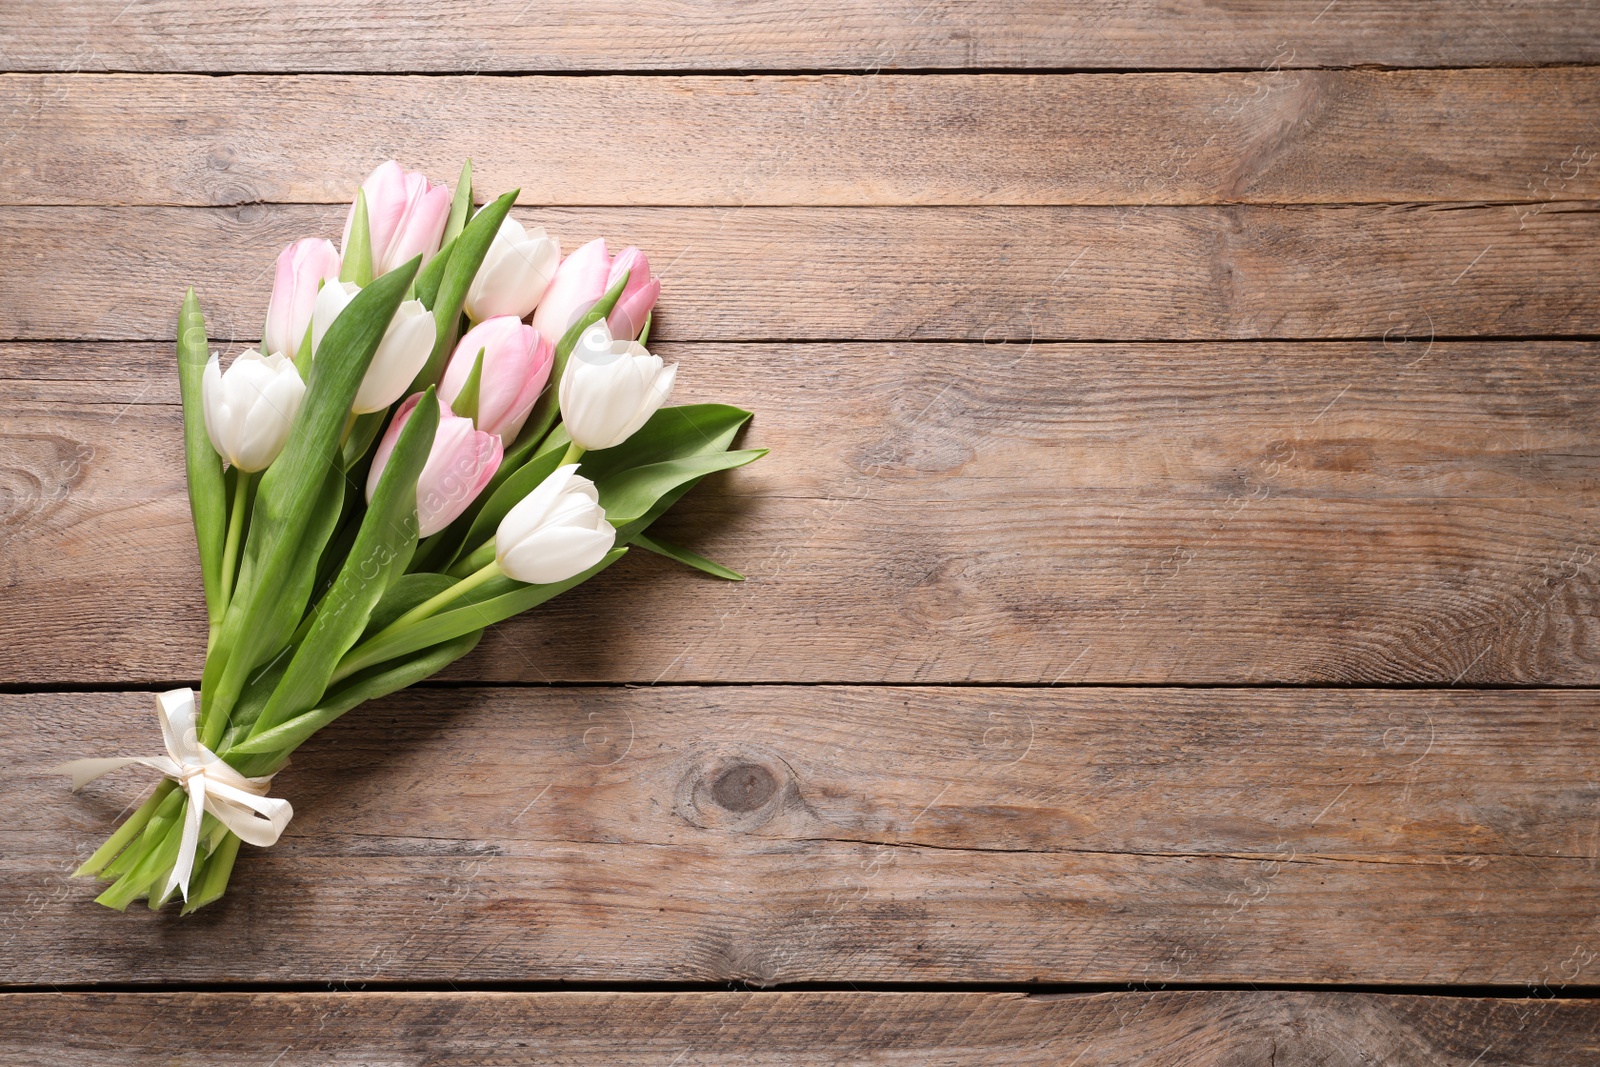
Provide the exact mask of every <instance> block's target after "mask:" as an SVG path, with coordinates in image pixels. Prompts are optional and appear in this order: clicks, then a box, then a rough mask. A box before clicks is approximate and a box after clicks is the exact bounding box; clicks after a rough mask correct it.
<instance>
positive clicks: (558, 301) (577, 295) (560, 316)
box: [533, 237, 611, 341]
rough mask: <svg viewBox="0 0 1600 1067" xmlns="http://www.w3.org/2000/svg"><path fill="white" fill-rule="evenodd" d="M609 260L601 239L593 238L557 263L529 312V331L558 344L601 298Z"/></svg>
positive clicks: (603, 293) (604, 287)
mask: <svg viewBox="0 0 1600 1067" xmlns="http://www.w3.org/2000/svg"><path fill="white" fill-rule="evenodd" d="M610 272H611V257H610V255H608V254H607V253H606V242H605V238H603V237H600V238H596V239H595V240H593V241H590V242H589V243H588V244H586V245H584V246H583V247H582V248H580V249H578V250H577V251H576V252H574V253H572V255H570V256H568V257H567V258H566V259H564V260H562V261H561V266H560V267H558V268H556V276H555V277H554V278H553V279H551V281H550V288H549V289H546V290H545V294H544V297H543V298H542V299H541V300H540V301H539V307H538V310H536V311H535V312H534V313H533V328H534V329H535V330H538V331H539V333H540V335H541V336H544V337H549V338H552V339H554V340H555V341H559V340H560V339H561V338H562V337H564V336H565V335H566V332H567V330H568V328H570V327H571V326H572V324H573V323H575V322H577V321H578V320H579V319H580V318H582V317H583V313H584V312H585V311H588V310H589V309H590V308H591V307H593V306H594V302H595V301H596V300H599V299H600V298H601V297H602V296H604V295H605V291H606V278H607V276H609V274H610Z"/></svg>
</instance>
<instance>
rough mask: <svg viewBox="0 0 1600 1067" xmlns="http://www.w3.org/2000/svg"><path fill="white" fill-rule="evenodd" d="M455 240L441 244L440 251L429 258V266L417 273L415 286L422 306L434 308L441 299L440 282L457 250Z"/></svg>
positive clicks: (429, 308)
mask: <svg viewBox="0 0 1600 1067" xmlns="http://www.w3.org/2000/svg"><path fill="white" fill-rule="evenodd" d="M455 246H456V243H455V241H454V240H449V241H446V242H445V243H444V244H442V245H440V246H439V251H437V252H435V253H434V254H433V258H432V259H430V260H428V264H427V266H425V267H423V268H422V270H421V272H419V273H418V274H417V284H416V285H415V286H414V287H413V289H414V291H415V292H416V294H417V299H418V300H420V301H422V306H423V307H425V308H427V309H428V310H429V311H432V310H433V305H434V303H435V302H436V301H437V300H438V299H439V283H440V282H441V281H442V280H443V279H444V272H445V268H446V267H448V266H449V265H450V253H451V252H452V251H454V250H455Z"/></svg>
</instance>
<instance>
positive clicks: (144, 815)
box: [72, 778, 178, 878]
mask: <svg viewBox="0 0 1600 1067" xmlns="http://www.w3.org/2000/svg"><path fill="white" fill-rule="evenodd" d="M177 784H178V783H177V782H174V781H173V780H172V779H171V778H165V779H162V781H161V784H160V785H158V786H156V791H155V792H154V793H151V794H150V798H149V799H148V800H146V801H145V802H144V803H143V804H140V805H139V808H138V810H137V811H135V812H134V813H133V814H132V815H130V816H128V818H127V820H126V821H125V822H123V824H122V825H121V826H119V827H117V831H116V833H114V834H112V835H111V836H110V837H108V838H107V839H106V843H105V844H103V845H101V846H100V847H99V848H98V849H96V850H95V854H94V855H92V856H90V857H89V858H88V859H86V860H84V861H83V866H81V867H79V868H78V869H77V870H75V871H73V872H72V877H74V878H88V877H91V876H93V875H96V874H99V873H100V872H101V871H103V870H105V867H106V864H108V863H110V862H111V861H112V860H114V859H116V858H117V856H119V855H120V854H121V853H122V850H123V849H125V848H127V847H128V845H129V844H130V843H131V842H132V841H133V839H134V838H135V837H138V836H139V834H140V832H142V831H143V830H144V828H145V824H146V823H148V822H149V821H150V816H152V815H154V814H155V811H156V808H158V807H160V806H161V802H162V801H163V800H165V799H167V794H168V793H170V792H172V790H173V788H174V787H175V786H177Z"/></svg>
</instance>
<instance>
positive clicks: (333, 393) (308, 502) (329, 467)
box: [201, 257, 420, 746]
mask: <svg viewBox="0 0 1600 1067" xmlns="http://www.w3.org/2000/svg"><path fill="white" fill-rule="evenodd" d="M419 262H420V257H418V258H414V259H412V260H411V261H410V262H409V263H406V264H405V265H404V266H402V267H400V268H398V269H396V270H392V271H390V272H389V273H388V274H385V275H384V276H383V277H381V278H379V279H377V280H376V281H374V282H373V283H372V284H371V285H369V286H367V287H366V288H365V289H363V290H361V291H360V292H359V293H357V294H356V295H355V298H354V299H353V300H351V301H350V303H349V305H348V306H346V308H345V309H344V311H343V312H341V313H340V315H339V317H338V318H337V319H335V320H334V321H333V324H332V325H331V326H329V327H328V332H327V333H326V334H325V335H324V336H323V339H322V344H321V346H320V348H319V350H318V358H317V360H316V362H315V363H313V364H312V366H311V376H310V380H309V381H308V382H307V384H306V393H305V398H304V400H303V401H302V402H301V405H300V411H299V412H298V414H297V415H296V416H295V420H294V427H293V431H292V432H291V434H290V437H289V442H288V444H287V445H286V446H285V447H284V449H283V452H282V453H281V454H279V456H278V458H277V459H276V460H275V461H274V462H273V464H272V466H270V467H268V468H267V471H266V473H265V474H263V475H262V476H261V483H260V486H259V488H258V489H257V491H256V502H255V505H254V508H253V510H252V515H251V522H250V533H249V537H248V540H247V541H246V543H245V551H244V559H243V562H242V564H241V566H240V569H239V577H238V581H237V584H236V586H235V589H234V595H233V598H232V600H231V602H230V603H229V605H228V612H227V615H226V616H225V618H224V620H223V625H222V630H221V632H220V634H219V636H218V639H217V642H216V643H215V645H213V647H212V649H211V652H210V654H209V655H208V656H207V658H206V668H205V673H204V675H203V679H202V687H203V692H204V697H205V699H204V701H203V703H202V705H201V707H202V709H203V710H202V716H203V719H204V732H203V735H202V736H203V739H204V740H205V742H206V743H207V745H209V746H215V744H216V742H217V740H218V739H219V738H220V737H221V736H222V731H223V729H224V728H225V727H226V725H227V717H228V714H229V713H230V712H231V711H232V709H233V704H234V701H235V700H236V699H237V698H238V696H239V690H240V688H241V687H242V686H243V685H244V681H245V679H246V678H247V677H248V676H249V674H250V672H251V671H252V670H253V668H255V667H256V665H257V664H259V663H260V662H261V661H262V660H263V659H265V658H267V654H268V653H269V652H270V651H272V650H273V645H272V642H273V641H274V640H278V641H281V639H282V636H284V635H280V634H279V633H278V632H277V630H276V629H275V628H274V627H271V626H269V623H271V622H274V621H278V619H279V618H281V613H282V608H281V606H280V604H279V601H280V599H281V598H282V597H283V594H284V587H285V586H286V584H287V583H289V581H290V580H291V579H292V578H293V576H294V572H295V570H296V567H297V564H298V565H303V566H305V567H309V568H310V569H311V571H312V576H313V579H314V576H315V568H316V561H317V558H318V556H319V555H320V553H321V551H322V545H321V543H317V544H316V545H315V546H314V548H315V551H314V552H310V553H309V554H308V553H307V552H306V549H307V548H308V547H310V546H309V544H308V538H307V537H306V532H307V530H308V528H310V527H311V525H312V522H313V519H314V518H315V517H316V516H315V514H314V512H315V509H316V508H317V506H318V503H319V498H324V497H325V496H326V493H325V483H326V482H327V481H328V480H329V477H330V475H332V476H334V477H338V478H340V479H341V480H342V478H343V473H344V472H343V468H342V466H341V465H340V461H339V460H340V454H339V438H340V435H341V434H342V432H343V430H344V424H345V419H346V418H347V417H348V415H349V412H350V404H351V402H352V401H354V399H355V394H356V390H357V388H359V386H360V385H361V379H362V377H363V376H364V375H365V374H366V372H367V365H368V364H369V363H371V362H372V356H373V354H374V353H375V352H376V351H377V349H378V344H379V342H380V341H382V340H383V335H384V332H385V330H387V329H388V326H389V322H390V321H391V320H392V319H393V318H394V313H395V310H396V309H397V308H398V307H399V306H400V301H401V300H402V299H404V297H405V294H406V290H407V289H408V288H409V287H410V285H411V279H412V278H413V277H415V275H416V272H417V264H418V263H419ZM335 506H337V501H336V502H335ZM337 518H338V516H337V515H334V516H333V521H337ZM331 525H332V524H331V522H330V523H329V530H328V533H331V532H332V530H331ZM327 535H328V534H327V533H325V534H324V535H323V538H322V540H323V541H326V539H327ZM306 595H307V596H309V595H310V584H309V581H308V583H307V592H306ZM296 622H298V619H295V620H291V623H290V627H289V632H290V633H292V632H293V630H294V624H295V623H296Z"/></svg>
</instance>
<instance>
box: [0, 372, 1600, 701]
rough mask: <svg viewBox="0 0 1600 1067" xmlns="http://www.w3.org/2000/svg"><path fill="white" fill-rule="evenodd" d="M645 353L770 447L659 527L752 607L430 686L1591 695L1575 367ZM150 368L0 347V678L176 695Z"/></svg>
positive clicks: (589, 636)
mask: <svg viewBox="0 0 1600 1067" xmlns="http://www.w3.org/2000/svg"><path fill="white" fill-rule="evenodd" d="M236 349H237V346H235V350H236ZM660 350H661V351H662V353H663V354H664V355H665V356H666V357H667V358H669V359H676V360H680V361H681V362H682V366H683V371H682V373H681V375H680V386H679V388H680V393H679V396H680V398H681V399H682V400H683V401H685V402H692V401H696V400H703V399H719V400H723V401H733V402H736V403H739V404H741V405H743V406H745V407H748V408H750V409H752V410H754V411H755V412H756V413H757V415H756V419H755V422H754V425H753V427H752V428H751V429H750V430H749V431H748V433H747V435H746V437H745V441H746V443H748V444H749V445H750V446H763V447H769V448H771V449H772V450H773V451H772V454H771V455H770V456H768V457H767V458H766V459H764V460H762V461H761V462H760V463H758V464H756V465H754V466H752V467H749V468H746V469H744V470H741V471H739V472H737V473H734V474H732V475H728V476H725V477H722V478H716V479H712V480H711V481H710V482H708V483H707V485H705V486H704V487H702V488H701V489H699V490H697V491H696V493H695V494H694V495H692V496H690V497H689V498H688V499H687V500H686V501H685V502H684V503H683V504H682V505H680V508H679V512H678V514H676V515H674V516H670V517H669V518H668V519H667V520H666V521H665V522H664V523H663V526H662V534H663V536H665V537H667V538H668V539H670V540H677V541H680V542H682V543H687V544H689V545H692V546H695V547H697V548H698V549H700V550H702V551H705V552H707V553H708V554H710V555H711V556H713V557H714V558H717V559H719V560H722V561H724V562H726V563H727V564H729V565H730V566H733V567H735V568H736V569H738V570H741V571H743V572H744V573H746V574H747V575H748V576H749V581H747V582H745V583H743V584H727V583H721V582H717V581H713V580H711V579H707V578H704V577H703V576H699V575H696V574H694V573H692V572H688V571H685V570H681V569H679V568H677V567H676V566H674V565H671V564H669V563H668V562H667V561H665V560H661V559H659V558H657V557H653V556H648V555H644V554H635V555H634V556H632V557H630V558H628V559H625V560H624V561H622V563H620V564H618V565H617V567H616V568H614V569H613V570H612V571H610V572H608V573H607V574H606V575H604V576H603V577H602V578H600V579H598V580H596V581H594V582H591V583H589V584H588V585H586V586H584V587H583V588H582V589H580V590H577V591H575V592H573V593H571V594H568V595H567V596H565V597H562V598H561V599H559V600H557V601H555V602H553V603H552V604H550V605H549V606H547V607H545V608H541V609H540V610H539V611H538V612H536V613H534V614H532V615H530V616H525V617H522V618H520V619H518V620H516V621H512V622H509V623H507V624H504V625H502V626H500V627H497V628H496V629H495V630H494V631H493V632H491V633H490V635H489V636H488V637H487V638H486V640H485V641H484V645H483V647H482V648H481V649H480V650H479V651H478V652H477V653H475V654H474V655H473V656H472V657H470V658H469V659H467V660H465V661H463V663H462V664H460V665H459V666H457V667H456V668H455V669H454V670H453V671H452V672H451V674H450V675H449V676H450V677H455V678H462V679H477V680H483V681H526V682H542V681H552V680H554V681H604V682H652V681H717V682H763V681H793V682H816V681H850V682H882V681H893V682H970V681H981V682H991V683H1001V684H1004V683H1011V682H1022V683H1052V682H1064V683H1079V682H1100V683H1123V682H1143V683H1156V684H1164V683H1185V682H1187V683H1207V684H1214V683H1258V682H1292V683H1307V682H1310V683H1338V684H1352V683H1354V684H1360V683H1447V684H1449V683H1455V684H1459V683H1467V684H1500V683H1522V684H1526V683H1546V684H1561V685H1572V684H1576V685H1595V684H1600V629H1597V628H1596V627H1595V626H1594V620H1593V608H1592V605H1593V604H1594V601H1595V597H1596V596H1600V573H1597V565H1596V559H1597V553H1600V532H1597V529H1596V525H1595V523H1596V505H1597V492H1600V451H1597V446H1596V441H1597V440H1600V422H1597V418H1600V416H1597V414H1596V413H1597V412H1600V348H1597V347H1596V346H1595V345H1593V344H1589V343H1579V342H1539V343H1535V342H1515V343H1498V344H1488V343H1444V342H1436V343H1434V344H1433V345H1431V346H1429V345H1425V344H1422V343H1410V344H1406V343H1401V342H1399V341H1392V342H1391V343H1390V344H1389V345H1384V344H1382V343H1371V344H1349V343H1340V344H1277V343H1271V344H1239V343H1236V344H1210V345H1034V346H1020V345H1005V346H982V345H927V344H853V345H663V346H661V349H660ZM171 361H172V356H171V354H170V349H168V348H167V347H166V346H159V345H127V344H105V343H101V344H93V345H66V344H9V345H5V346H0V435H3V440H4V444H3V446H0V457H3V463H0V466H3V467H4V471H3V472H0V479H3V482H0V489H3V491H4V496H0V500H3V501H4V503H5V510H4V512H3V517H0V535H3V536H4V539H5V540H4V547H3V550H0V567H3V570H0V603H3V604H4V605H5V608H6V610H4V611H0V677H4V678H5V679H7V680H9V681H14V682H22V683H29V684H44V685H50V684H77V683H85V682H93V683H96V684H123V685H127V684H164V683H166V682H169V681H175V680H183V679H192V678H195V677H197V676H198V674H199V670H200V664H201V661H202V658H203V652H204V643H205V622H204V618H203V614H204V613H203V609H202V607H201V602H200V596H199V578H198V575H197V573H196V568H195V565H194V561H193V560H194V548H193V535H192V533H191V532H190V527H189V515H188V505H187V502H186V498H185V495H184V482H183V468H182V462H181V447H180V441H179V413H178V409H177V407H176V399H177V398H176V395H175V392H176V383H175V380H174V375H173V373H172V370H171ZM840 398H848V402H842V401H841V399H840ZM108 590H112V591H114V593H113V594H112V595H108Z"/></svg>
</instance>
